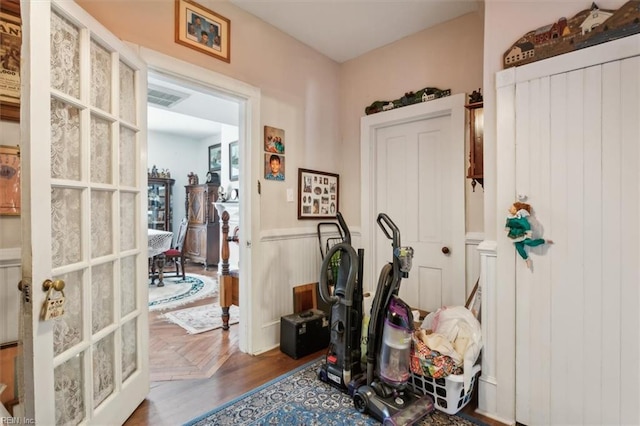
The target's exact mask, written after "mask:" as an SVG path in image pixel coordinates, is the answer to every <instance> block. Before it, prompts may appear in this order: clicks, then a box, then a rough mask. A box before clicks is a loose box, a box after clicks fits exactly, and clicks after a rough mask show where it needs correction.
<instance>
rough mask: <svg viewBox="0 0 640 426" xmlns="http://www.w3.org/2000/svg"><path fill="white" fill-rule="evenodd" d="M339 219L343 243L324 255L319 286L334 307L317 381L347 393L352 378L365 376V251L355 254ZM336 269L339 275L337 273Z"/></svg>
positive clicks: (343, 223)
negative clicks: (361, 348)
mask: <svg viewBox="0 0 640 426" xmlns="http://www.w3.org/2000/svg"><path fill="white" fill-rule="evenodd" d="M336 218H337V220H338V225H339V227H340V229H341V230H342V231H341V234H342V241H341V242H338V243H336V244H334V245H333V246H332V247H331V248H329V249H328V250H327V251H326V253H325V254H324V259H323V261H322V266H321V268H320V282H319V285H318V290H319V293H320V297H321V298H322V300H324V302H325V303H327V304H328V305H329V306H331V312H330V314H329V322H330V338H329V347H328V349H327V354H326V356H325V360H324V362H323V363H322V365H321V366H320V367H319V368H318V378H319V379H320V380H322V381H323V382H326V383H329V384H330V385H332V386H334V387H336V388H338V389H340V390H341V391H343V392H347V391H348V389H349V383H350V382H351V381H352V378H353V377H356V376H361V375H362V373H363V371H362V365H361V362H360V355H361V351H360V338H361V333H362V299H363V295H362V281H361V277H362V259H363V257H364V250H362V249H358V252H357V253H356V251H355V250H354V248H353V247H352V246H351V233H350V232H349V228H348V227H347V224H346V223H345V221H344V218H343V217H342V214H340V213H339V212H338V213H337V215H336ZM318 226H320V225H318ZM319 229H320V228H319ZM319 232H320V231H319ZM321 253H322V248H321ZM336 265H337V271H336V272H335V273H334V270H335V269H336V268H335V266H336Z"/></svg>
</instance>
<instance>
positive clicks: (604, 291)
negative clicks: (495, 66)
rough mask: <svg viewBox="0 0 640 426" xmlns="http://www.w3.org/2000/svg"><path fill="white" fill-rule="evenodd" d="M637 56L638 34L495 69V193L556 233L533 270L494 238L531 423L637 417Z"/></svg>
mask: <svg viewBox="0 0 640 426" xmlns="http://www.w3.org/2000/svg"><path fill="white" fill-rule="evenodd" d="M639 55H640V35H639V36H633V37H629V38H626V39H620V40H617V41H615V42H610V43H605V44H603V45H600V46H596V47H593V48H588V49H584V50H581V51H576V52H574V53H571V54H567V55H562V56H559V57H557V58H553V59H552V60H548V61H541V62H540V63H534V64H531V65H528V66H524V67H522V68H521V69H516V70H508V71H504V72H502V73H499V74H498V79H497V81H498V82H499V84H498V111H499V117H498V122H499V126H500V125H502V126H504V129H508V128H512V129H513V132H514V133H513V134H509V132H506V131H505V132H504V133H502V132H500V131H499V137H498V149H499V150H501V146H502V147H503V149H502V150H501V152H503V153H504V152H511V153H512V155H513V159H514V160H515V161H513V162H512V164H514V165H515V167H514V168H513V169H511V168H510V167H513V166H508V164H509V162H510V161H509V160H508V158H507V157H505V158H503V159H502V160H503V164H507V166H505V167H504V168H503V169H502V170H503V171H505V173H500V170H499V173H498V174H499V175H498V180H499V182H502V183H501V184H500V185H501V186H502V187H503V188H504V191H503V190H499V193H502V195H501V196H499V200H500V199H502V201H503V205H502V208H503V210H504V212H505V213H504V214H505V217H506V214H507V213H506V208H507V207H508V205H509V204H510V203H511V202H513V201H515V198H516V194H519V195H524V196H526V197H527V202H529V203H530V204H531V206H532V207H533V209H534V212H535V214H534V217H535V218H536V220H537V222H539V225H540V226H539V229H540V234H541V236H542V237H543V238H550V239H552V240H553V241H554V244H553V245H552V246H545V247H537V248H535V249H533V250H531V255H530V257H531V259H532V261H533V268H532V270H529V269H527V268H526V266H525V265H524V262H523V261H522V260H521V259H520V258H518V257H517V256H516V255H515V254H514V251H513V247H512V246H511V243H510V242H509V241H507V239H506V237H505V238H504V239H503V240H502V241H500V242H499V244H500V246H499V257H501V256H502V257H504V258H505V261H504V262H503V263H501V265H502V266H501V271H500V274H501V275H500V276H499V281H500V282H502V283H505V284H506V283H510V285H513V286H515V314H516V330H515V331H516V333H515V339H516V357H515V362H516V365H515V367H516V383H515V385H516V386H515V395H516V420H517V421H518V422H520V423H523V424H528V425H543V424H544V425H548V424H551V425H558V424H639V423H640V411H639V410H638V399H639V398H640V368H639V367H638V359H639V358H640V314H639V312H640V310H639V309H638V308H639V307H640V306H639V305H640V292H639V290H638V283H639V282H640V268H639V267H638V264H639V259H640V250H639V249H638V239H639V238H640V226H639V224H638V219H639V218H640V191H639V190H638V187H639V186H638V182H640V172H639V170H640V148H639V141H640V124H639V123H640V56H639ZM501 135H503V136H504V137H503V136H501ZM508 170H510V172H508ZM509 195H510V197H509ZM507 197H508V198H507ZM507 277H511V278H510V279H508V278H507ZM505 278H507V279H505ZM513 278H515V282H514V280H513ZM503 300H506V299H504V298H503ZM505 305H506V304H505ZM503 306H504V305H503ZM503 346H505V347H506V344H504V343H503Z"/></svg>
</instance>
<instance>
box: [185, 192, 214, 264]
mask: <svg viewBox="0 0 640 426" xmlns="http://www.w3.org/2000/svg"><path fill="white" fill-rule="evenodd" d="M218 187H219V186H218V185H212V184H208V183H205V184H201V185H185V189H186V200H185V211H186V212H187V220H188V221H189V226H188V228H187V235H186V237H185V241H184V244H185V246H184V256H185V259H189V260H191V261H193V262H198V263H202V264H204V266H205V268H206V267H208V266H209V265H214V266H216V267H217V265H218V261H219V260H220V218H219V216H218V212H217V211H216V208H215V207H214V205H213V203H214V202H216V200H217V199H218Z"/></svg>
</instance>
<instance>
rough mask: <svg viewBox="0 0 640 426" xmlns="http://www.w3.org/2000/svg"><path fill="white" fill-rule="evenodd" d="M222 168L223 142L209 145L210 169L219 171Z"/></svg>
mask: <svg viewBox="0 0 640 426" xmlns="http://www.w3.org/2000/svg"><path fill="white" fill-rule="evenodd" d="M220 169H222V144H216V145H211V146H209V171H210V172H217V171H219V170H220Z"/></svg>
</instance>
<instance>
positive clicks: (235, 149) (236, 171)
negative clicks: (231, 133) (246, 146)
mask: <svg viewBox="0 0 640 426" xmlns="http://www.w3.org/2000/svg"><path fill="white" fill-rule="evenodd" d="M239 176H240V147H239V146H238V141H235V142H231V143H230V144H229V180H238V177H239Z"/></svg>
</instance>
